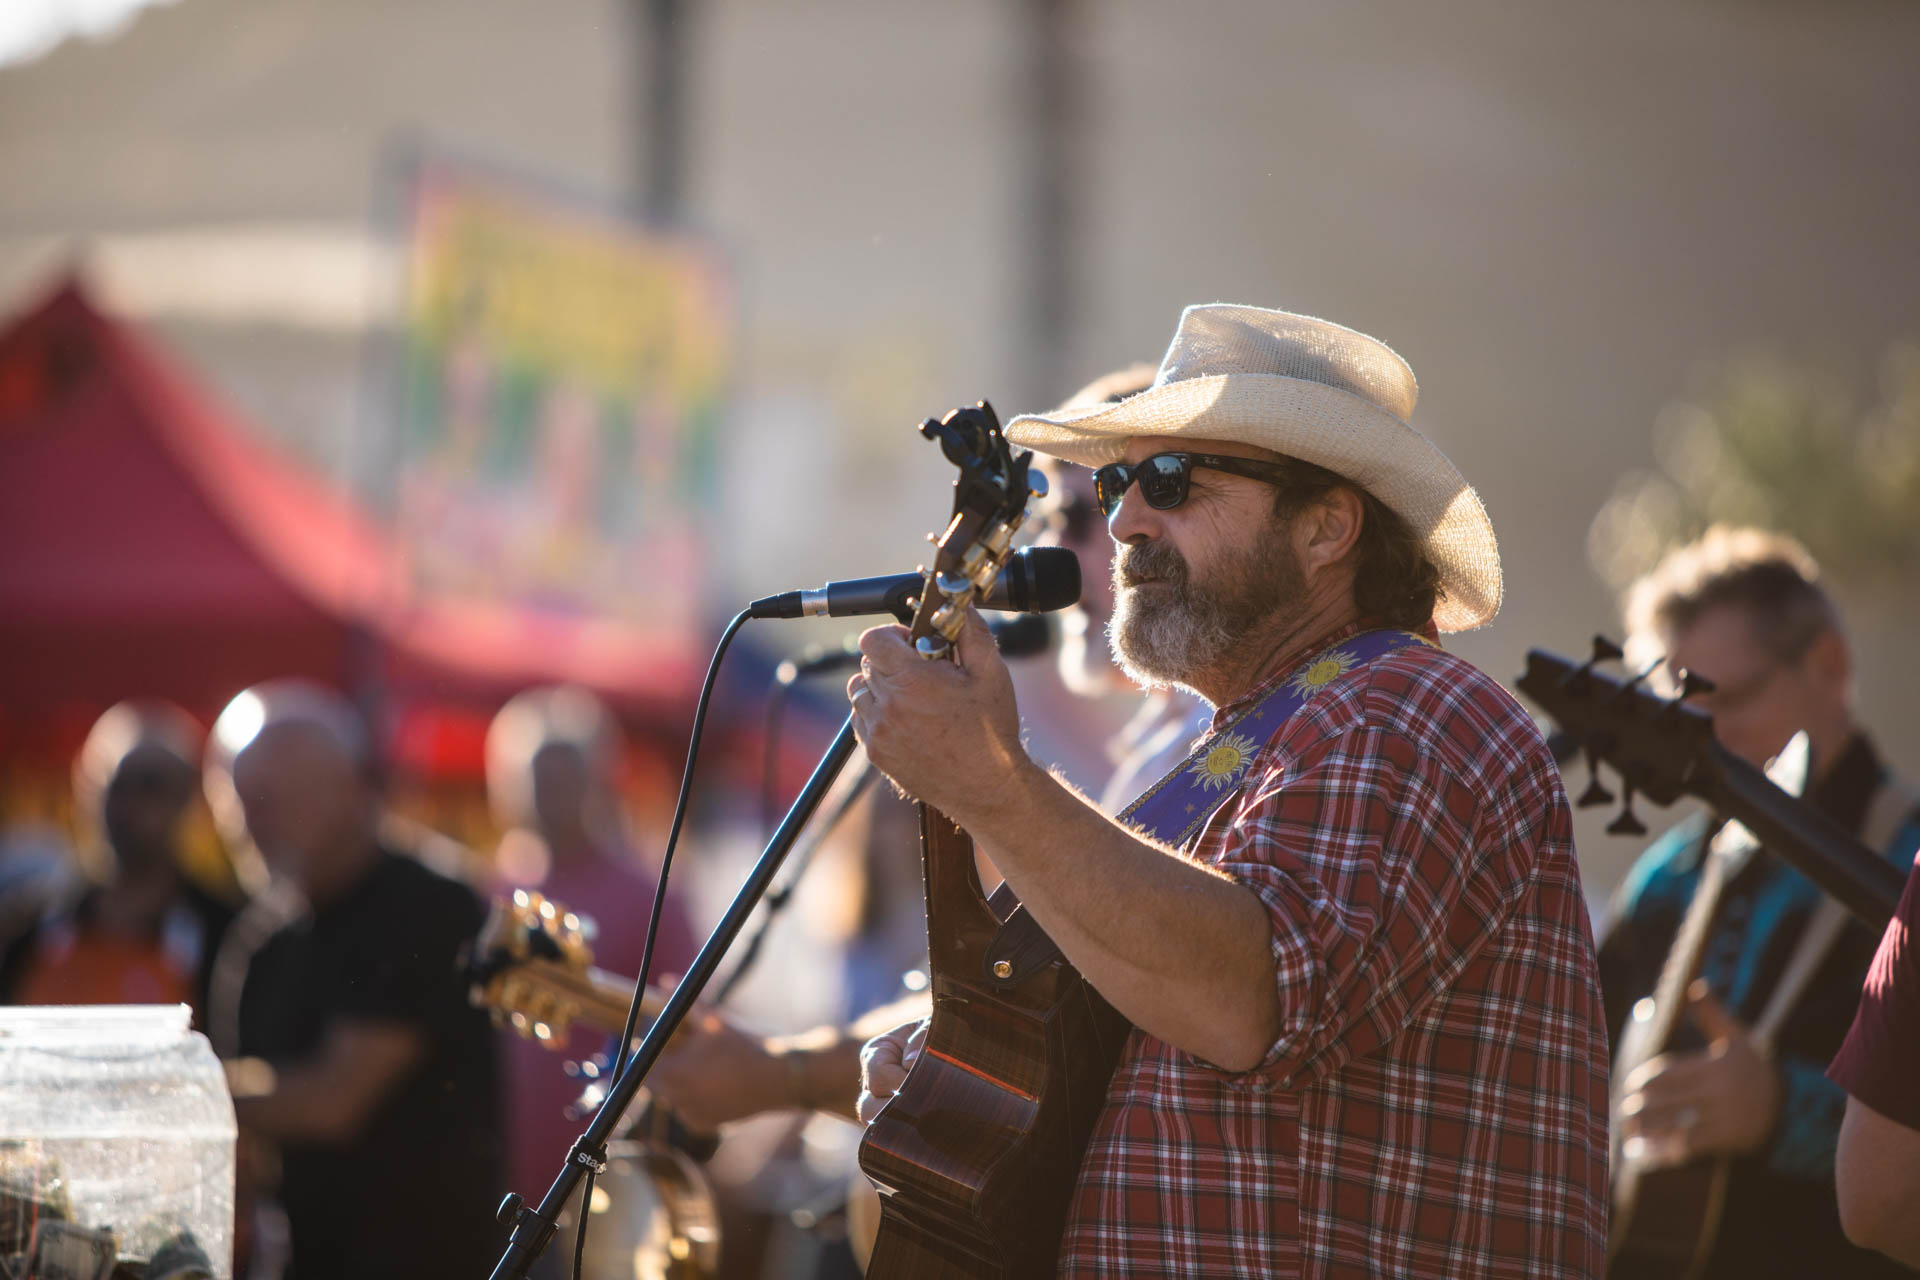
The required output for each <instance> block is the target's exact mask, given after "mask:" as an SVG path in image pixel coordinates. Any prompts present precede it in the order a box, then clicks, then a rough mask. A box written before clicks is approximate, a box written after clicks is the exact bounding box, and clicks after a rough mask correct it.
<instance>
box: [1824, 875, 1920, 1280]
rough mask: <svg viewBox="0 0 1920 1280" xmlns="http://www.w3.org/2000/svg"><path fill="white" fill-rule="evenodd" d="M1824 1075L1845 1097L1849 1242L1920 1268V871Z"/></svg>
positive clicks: (1843, 1218) (1842, 1183) (1843, 1162)
mask: <svg viewBox="0 0 1920 1280" xmlns="http://www.w3.org/2000/svg"><path fill="white" fill-rule="evenodd" d="M1827 1075H1828V1076H1829V1077H1830V1078H1831V1079H1832V1080H1833V1081H1834V1082H1835V1083H1837V1084H1839V1085H1840V1086H1841V1087H1842V1088H1844V1089H1845V1090H1846V1091H1847V1113H1846V1118H1845V1119H1844V1120H1843V1121H1842V1122H1841V1124H1840V1149H1839V1154H1838V1156H1837V1157H1836V1171H1835V1181H1836V1183H1837V1185H1838V1188H1839V1193H1840V1223H1841V1225H1842V1226H1843V1227H1845V1228H1846V1232H1847V1238H1848V1239H1850V1240H1852V1241H1853V1242H1854V1243H1855V1244H1857V1245H1860V1246H1862V1247H1863V1248H1868V1249H1877V1250H1879V1251H1880V1252H1881V1253H1884V1254H1886V1255H1887V1256H1888V1257H1891V1258H1895V1259H1898V1260H1899V1261H1900V1262H1902V1263H1904V1264H1906V1265H1907V1266H1909V1267H1915V1268H1920V870H1916V871H1914V872H1911V873H1909V874H1908V876H1907V889H1906V892H1905V893H1903V894H1902V895H1901V896H1900V907H1899V910H1897V911H1895V912H1894V917H1893V919H1892V920H1889V921H1888V922H1887V931H1886V932H1885V933H1884V934H1882V935H1881V938H1880V949H1879V951H1877V952H1875V953H1874V957H1873V967H1872V969H1871V970H1870V971H1869V972H1868V974H1867V985H1866V990H1865V991H1864V992H1863V993H1862V995H1861V997H1860V1011H1859V1012H1858V1013H1857V1014H1855V1015H1854V1020H1853V1028H1852V1030H1850V1031H1849V1032H1847V1038H1846V1041H1845V1042H1844V1043H1843V1044H1842V1045H1841V1046H1840V1052H1839V1054H1838V1055H1837V1056H1836V1057H1835V1058H1834V1060H1833V1064H1832V1065H1831V1066H1830V1067H1828V1068H1827Z"/></svg>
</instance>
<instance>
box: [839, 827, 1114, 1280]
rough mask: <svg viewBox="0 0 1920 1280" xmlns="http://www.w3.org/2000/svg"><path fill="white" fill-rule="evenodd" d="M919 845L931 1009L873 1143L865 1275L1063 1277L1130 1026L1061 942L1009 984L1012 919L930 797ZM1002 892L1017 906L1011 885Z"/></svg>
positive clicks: (863, 1148) (863, 1161)
mask: <svg viewBox="0 0 1920 1280" xmlns="http://www.w3.org/2000/svg"><path fill="white" fill-rule="evenodd" d="M921 849H922V854H923V859H924V863H925V870H926V878H927V932H928V937H929V940H930V946H929V957H928V960H929V967H930V970H931V974H932V980H933V1019H932V1022H931V1023H930V1025H929V1027H928V1031H927V1042H926V1047H925V1049H924V1051H923V1052H922V1053H921V1055H920V1057H919V1059H918V1060H917V1061H916V1062H915V1063H914V1066H913V1069H912V1071H911V1072H910V1073H909V1074H908V1076H907V1079H906V1082H905V1083H904V1084H903V1085H902V1087H901V1089H900V1092H899V1093H897V1094H896V1095H895V1096H894V1097H893V1099H892V1100H891V1101H890V1102H889V1103H888V1104H887V1106H886V1109H885V1110H883V1111H882V1112H881V1113H880V1115H879V1117H878V1118H877V1119H876V1120H874V1122H873V1123H872V1124H871V1125H869V1126H868V1127H867V1133H866V1137H865V1138H864V1139H863V1140H862V1142H861V1144H860V1167H861V1168H862V1169H863V1170H864V1171H865V1172H866V1173H867V1175H868V1176H869V1177H870V1178H872V1179H873V1181H874V1183H875V1184H876V1185H877V1186H878V1187H879V1189H880V1194H881V1219H880V1231H879V1235H878V1238H877V1239H876V1240H875V1242H874V1251H873V1260H872V1262H871V1264H870V1266H869V1269H868V1273H869V1274H870V1275H874V1276H884V1277H888V1278H889V1280H891V1277H895V1276H904V1277H909V1278H910V1280H917V1278H920V1277H927V1278H940V1277H996V1278H1005V1280H1013V1278H1015V1277H1042V1276H1051V1275H1053V1274H1054V1271H1055V1258H1056V1255H1057V1253H1058V1251H1059V1244H1060V1233H1061V1229H1062V1227H1063V1226H1064V1224H1065V1221H1066V1212H1067V1205H1068V1201H1069V1199H1070V1198H1071V1196H1072V1194H1073V1185H1074V1178H1075V1176H1076V1174H1077V1173H1078V1171H1079V1167H1080V1157H1081V1153H1082V1152H1083V1151H1084V1150H1085V1149H1086V1144H1087V1139H1088V1137H1089V1136H1091V1134H1092V1131H1093V1126H1094V1123H1095V1121H1096V1119H1097V1118H1098V1116H1099V1113H1100V1108H1101V1105H1102V1103H1103V1102H1104V1101H1105V1099H1106V1090H1107V1081H1108V1078H1109V1077H1110V1076H1111V1075H1112V1074H1113V1066H1114V1062H1115V1061H1116V1060H1117V1059H1118V1057H1119V1053H1120V1049H1121V1046H1122V1045H1123V1044H1124V1043H1125V1040H1126V1035H1127V1032H1128V1030H1129V1027H1128V1025H1127V1022H1126V1020H1125V1019H1124V1018H1122V1017H1121V1016H1120V1015H1119V1014H1118V1013H1116V1012H1114V1010H1113V1009H1112V1008H1111V1007H1110V1006H1109V1005H1108V1004H1107V1003H1106V1002H1105V1001H1104V1000H1102V999H1101V998H1100V996H1099V995H1098V994H1097V993H1096V992H1095V991H1094V990H1093V988H1092V987H1091V986H1090V985H1089V984H1088V983H1087V981H1086V980H1085V979H1084V978H1082V977H1081V976H1080V974H1079V972H1078V971H1077V970H1075V969H1074V968H1073V967H1072V966H1071V965H1069V964H1068V963H1067V962H1066V961H1065V960H1064V959H1063V958H1061V957H1060V956H1059V955H1058V953H1057V952H1054V953H1053V954H1052V955H1051V956H1050V957H1049V958H1045V959H1041V960H1038V961H1035V962H1034V963H1032V965H1031V967H1030V968H1027V969H1026V970H1025V972H1016V973H1015V974H1013V975H1012V981H1010V982H1009V981H1006V980H1004V979H1000V980H997V979H996V978H995V977H994V974H993V969H992V965H993V963H994V956H993V954H992V952H993V944H994V941H995V939H996V937H997V936H998V935H999V934H1000V933H1001V931H1002V929H1003V927H1004V920H1003V917H1002V914H1001V912H999V911H996V910H995V904H993V903H989V901H988V900H987V898H986V896H985V895H984V894H983V893H982V892H981V888H980V879H979V875H978V873H977V872H976V871H975V870H974V862H973V841H972V839H971V838H970V837H968V836H967V835H966V833H965V832H963V831H961V830H960V829H959V828H957V827H955V826H954V825H953V824H952V823H951V822H949V821H948V820H947V819H946V817H945V816H944V815H942V814H940V813H937V812H935V811H934V810H931V809H927V808H925V807H924V806H923V807H922V810H921ZM996 901H999V902H1002V903H1003V904H1004V905H1005V907H1006V908H1007V909H1008V910H1009V912H1010V911H1011V909H1012V906H1013V904H1012V902H1011V895H1001V896H999V897H997V899H996Z"/></svg>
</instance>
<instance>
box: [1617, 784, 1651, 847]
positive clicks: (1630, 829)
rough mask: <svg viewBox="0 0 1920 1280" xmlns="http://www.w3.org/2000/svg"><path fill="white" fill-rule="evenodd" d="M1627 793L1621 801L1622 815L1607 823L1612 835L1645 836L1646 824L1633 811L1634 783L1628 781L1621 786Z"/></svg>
mask: <svg viewBox="0 0 1920 1280" xmlns="http://www.w3.org/2000/svg"><path fill="white" fill-rule="evenodd" d="M1621 790H1622V791H1624V792H1625V793H1626V795H1625V796H1624V797H1623V798H1622V799H1621V801H1620V816H1619V817H1617V818H1615V819H1614V820H1613V821H1612V822H1609V823H1608V824H1607V834H1608V835H1610V836H1643V835H1645V834H1647V827H1646V824H1645V823H1643V822H1641V821H1640V819H1639V818H1637V817H1635V816H1634V813H1633V784H1632V783H1631V782H1629V783H1627V784H1626V785H1625V786H1624V787H1622V788H1621Z"/></svg>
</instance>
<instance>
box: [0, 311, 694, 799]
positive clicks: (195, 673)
mask: <svg viewBox="0 0 1920 1280" xmlns="http://www.w3.org/2000/svg"><path fill="white" fill-rule="evenodd" d="M404 583H405V574H404V569H403V566H402V565H401V563H400V561H399V557H398V555H397V553H396V551H395V549H394V548H393V546H392V545H391V544H390V543H389V541H388V540H387V539H386V537H385V536H384V535H383V533H382V532H381V531H380V530H379V529H378V528H377V527H376V526H375V525H374V524H373V523H372V522H370V521H369V520H368V519H367V518H366V517H365V516H364V515H363V514H362V513H360V512H359V511H357V510H356V509H355V508H354V507H353V506H352V505H351V504H350V503H348V502H346V501H345V500H343V499H342V498H341V497H339V496H338V495H336V494H334V493H333V492H331V491H330V490H329V489H328V488H327V487H326V486H325V485H324V484H321V483H319V482H318V481H316V480H315V479H314V478H313V477H311V476H309V475H308V474H306V473H305V472H303V471H301V470H300V469H299V468H298V467H296V466H294V465H291V464H290V463H289V462H287V461H286V460H284V459H283V458H281V457H280V456H278V455H277V454H276V453H274V452H273V451H271V450H270V449H268V448H267V447H266V446H265V445H263V444H262V443H261V442H260V441H259V439H258V438H257V437H256V436H255V434H254V433H253V432H251V431H250V430H248V429H246V428H245V427H244V426H243V425H242V424H241V422H240V421H239V419H238V418H237V417H236V416H235V415H234V414H233V413H231V412H230V411H227V410H225V409H223V408H221V407H220V406H219V405H218V404H216V403H215V402H214V400H213V399H212V397H211V396H209V395H208V394H207V393H206V392H205V391H204V390H203V389H202V388H200V387H198V386H196V385H195V384H194V383H193V382H192V381H191V380H190V379H189V378H187V377H186V376H185V375H183V374H182V373H181V372H180V371H179V370H178V369H176V368H174V367H173V366H172V365H171V364H170V362H169V361H168V360H167V359H165V358H164V357H163V356H162V355H161V354H160V353H159V352H158V351H157V350H156V349H155V348H154V346H153V345H152V344H151V343H150V342H149V341H148V340H147V339H146V338H145V336H144V335H142V334H141V333H139V332H137V331H136V330H135V329H134V328H132V327H131V326H128V325H125V324H123V323H120V322H118V321H116V320H114V319H112V318H110V317H108V316H106V315H104V314H103V313H102V312H101V311H100V310H98V309H97V308H96V307H95V306H94V305H93V304H92V303H91V302H90V301H89V300H88V298H87V296H86V294H85V292H84V290H83V289H82V288H81V286H80V285H79V283H78V282H77V281H75V280H72V279H69V280H68V281H66V282H65V283H63V284H62V285H60V286H59V287H58V288H56V289H55V290H54V291H53V292H52V293H51V294H50V295H49V296H48V297H46V298H45V299H44V300H43V301H41V302H40V303H39V304H38V305H36V306H34V307H33V308H31V309H30V310H29V311H28V312H26V313H25V314H24V315H23V316H21V317H20V318H19V319H17V320H16V321H15V322H13V323H12V324H11V325H10V326H8V327H7V328H6V329H5V330H4V331H0V754H4V755H6V756H12V757H15V758H16V759H17V758H18V757H20V756H22V755H29V756H33V757H38V758H40V759H43V760H59V761H64V760H66V759H69V758H71V752H72V751H73V749H74V748H75V747H76V746H77V744H78V741H79V738H80V736H81V735H83V734H84V733H85V731H86V728H87V726H88V725H89V724H90V723H91V722H92V720H93V718H94V717H95V716H97V715H98V714H99V712H100V711H102V710H104V709H105V708H106V707H107V706H109V705H111V704H112V703H113V702H115V701H117V700H119V699H121V698H125V697H130V696H136V695H148V696H161V697H167V698H171V699H173V700H175V701H177V702H179V703H181V704H182V705H184V706H186V707H187V708H188V709H189V710H191V711H193V712H194V713H195V714H197V715H199V716H201V717H202V718H203V720H205V719H208V718H210V717H212V716H213V715H214V714H216V713H217V712H218V710H219V708H220V707H221V706H222V705H223V704H224V703H225V702H226V700H227V699H228V698H230V697H232V696H233V694H235V693H236V692H238V691H239V690H240V689H242V688H245V687H246V686H247V685H249V684H253V683H255V682H257V681H260V680H264V679H269V678H272V677H277V676H305V677H308V678H311V679H315V680H319V681H322V682H325V683H327V684H330V685H333V686H335V687H338V688H341V689H344V690H349V691H352V692H354V693H355V694H357V695H359V696H361V697H362V698H363V699H368V698H370V697H372V695H374V694H375V693H378V694H379V698H378V705H379V706H380V708H381V710H382V712H383V714H382V719H383V721H384V722H385V726H386V730H387V735H386V736H387V738H388V742H389V747H390V748H391V750H392V752H393V753H394V755H395V757H396V762H397V763H398V764H399V765H401V766H402V767H403V768H409V769H411V770H413V771H415V772H421V773H436V772H445V773H455V774H470V773H471V772H474V771H477V769H478V768H479V765H480V744H481V734H482V733H483V731H484V726H485V723H486V717H487V716H488V715H489V714H490V713H491V711H492V709H493V708H494V707H496V706H497V705H498V704H499V702H500V701H501V700H502V699H503V698H504V697H506V696H507V695H509V694H511V693H512V692H513V691H514V690H516V689H518V688H520V687H523V686H525V685H528V684H533V683H541V682H549V681H563V680H570V681H575V682H579V683H583V684H586V685H588V686H589V687H592V688H594V689H596V690H598V691H599V692H601V693H602V694H604V695H606V696H608V697H609V698H610V699H611V700H612V701H613V702H614V703H615V705H616V706H617V707H619V708H620V710H621V711H622V712H623V713H624V714H625V715H626V716H627V717H628V718H630V719H633V720H637V721H640V722H643V723H652V724H655V725H658V726H659V727H660V729H661V730H662V731H664V732H665V733H666V734H667V736H668V737H677V736H678V735H679V733H680V732H681V731H682V729H683V726H684V725H685V724H686V721H687V709H688V707H689V704H690V702H691V695H692V693H693V691H694V690H695V689H696V688H697V681H698V675H699V667H698V665H697V657H696V655H693V654H691V653H688V652H662V651H661V650H660V648H659V646H658V645H640V644H637V643H635V641H634V640H633V639H632V637H631V636H630V635H627V634H623V633H622V632H621V631H620V630H619V629H617V628H614V627H611V626H606V625H601V624H596V623H593V622H590V621H582V620H579V619H559V618H544V617H538V616H528V615H523V614H519V613H515V612H512V611H508V610H503V609H497V608H491V607H471V608H468V607H459V606H453V605H447V604H440V603H434V602H422V601H417V600H410V599H408V598H406V595H405V593H404V591H403V589H402V588H403V585H404Z"/></svg>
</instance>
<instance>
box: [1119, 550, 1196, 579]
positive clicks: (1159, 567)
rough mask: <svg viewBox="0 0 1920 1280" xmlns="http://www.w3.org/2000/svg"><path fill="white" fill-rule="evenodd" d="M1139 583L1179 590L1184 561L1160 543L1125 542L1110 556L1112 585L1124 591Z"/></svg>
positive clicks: (1185, 567) (1180, 556) (1185, 569)
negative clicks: (1167, 586) (1170, 586)
mask: <svg viewBox="0 0 1920 1280" xmlns="http://www.w3.org/2000/svg"><path fill="white" fill-rule="evenodd" d="M1143 582H1167V583H1171V584H1172V585H1173V586H1175V587H1183V586H1185V585H1186V582H1187V560H1186V557H1185V556H1183V555H1181V554H1180V553H1179V552H1178V551H1177V550H1175V549H1174V548H1173V547H1172V546H1170V545H1168V544H1167V543H1164V542H1129V543H1127V544H1125V545H1124V546H1122V547H1121V548H1120V550H1119V551H1118V552H1117V553H1116V554H1115V555H1114V557H1113V585H1114V586H1115V587H1118V588H1121V589H1125V588H1127V587H1137V586H1139V585H1140V584H1141V583H1143Z"/></svg>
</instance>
